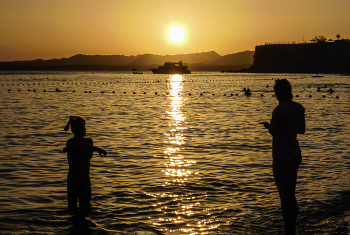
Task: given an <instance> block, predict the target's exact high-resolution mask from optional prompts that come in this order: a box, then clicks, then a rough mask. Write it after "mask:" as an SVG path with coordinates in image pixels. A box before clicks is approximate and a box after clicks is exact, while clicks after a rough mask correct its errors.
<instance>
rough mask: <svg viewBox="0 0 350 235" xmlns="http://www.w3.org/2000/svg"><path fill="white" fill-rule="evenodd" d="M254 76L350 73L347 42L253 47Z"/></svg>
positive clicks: (349, 52) (252, 68) (251, 70)
mask: <svg viewBox="0 0 350 235" xmlns="http://www.w3.org/2000/svg"><path fill="white" fill-rule="evenodd" d="M248 71H249V72H258V73H350V42H347V41H335V42H324V43H302V44H266V45H261V46H256V47H255V55H254V62H253V66H252V67H250V68H249V69H248Z"/></svg>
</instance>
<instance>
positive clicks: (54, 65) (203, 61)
mask: <svg viewBox="0 0 350 235" xmlns="http://www.w3.org/2000/svg"><path fill="white" fill-rule="evenodd" d="M253 56H254V51H244V52H239V53H235V54H229V55H225V56H221V55H219V54H218V53H216V52H215V51H210V52H203V53H193V54H181V55H154V54H144V55H137V56H124V55H83V54H78V55H74V56H72V57H69V58H61V59H50V60H42V59H37V60H28V61H11V62H0V70H106V71H129V70H132V69H134V68H136V69H138V70H140V71H145V70H149V69H150V68H153V67H157V66H159V65H163V64H164V63H165V62H178V61H180V60H181V61H182V62H183V63H185V64H186V65H187V66H188V67H189V69H190V70H191V71H221V70H239V69H244V68H249V67H250V66H251V65H252V64H253Z"/></svg>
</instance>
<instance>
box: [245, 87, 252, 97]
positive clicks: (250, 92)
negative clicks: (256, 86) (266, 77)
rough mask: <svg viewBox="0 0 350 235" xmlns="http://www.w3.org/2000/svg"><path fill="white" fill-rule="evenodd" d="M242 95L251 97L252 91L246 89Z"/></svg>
mask: <svg viewBox="0 0 350 235" xmlns="http://www.w3.org/2000/svg"><path fill="white" fill-rule="evenodd" d="M244 95H247V96H250V95H252V91H251V90H250V89H249V88H248V89H247V90H246V91H245V92H244Z"/></svg>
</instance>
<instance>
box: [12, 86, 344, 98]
mask: <svg viewBox="0 0 350 235" xmlns="http://www.w3.org/2000/svg"><path fill="white" fill-rule="evenodd" d="M10 91H11V89H8V92H10ZM18 91H19V92H20V91H21V89H18ZM28 91H29V92H30V91H32V92H36V90H35V89H33V90H30V89H28ZM43 92H47V91H46V90H43ZM55 92H62V91H61V90H60V89H58V88H56V90H55ZM72 92H73V93H75V90H73V91H72ZM84 93H92V92H91V91H84ZM100 93H102V94H104V93H107V92H105V91H101V92H100ZM111 93H113V94H115V93H116V92H115V91H112V92H111ZM205 93H208V92H201V93H199V95H200V96H203V95H204V94H205ZM123 94H127V92H125V91H124V92H123ZM132 94H133V95H135V94H136V92H133V93H132ZM142 94H144V95H146V94H147V93H146V92H143V93H142ZM154 94H155V95H158V92H154ZM165 94H166V95H169V94H170V93H169V92H166V93H165ZM177 95H181V93H178V94H177ZM211 95H212V96H215V95H216V94H215V93H212V94H211ZM244 95H245V96H251V95H252V94H251V93H249V94H247V93H245V94H244ZM188 96H192V93H188ZM223 96H239V95H238V93H236V94H233V93H231V94H224V95H223ZM260 96H261V97H263V96H264V94H260ZM272 97H275V95H272ZM295 97H296V98H298V97H299V95H296V96H295ZM322 97H323V98H326V96H325V95H323V96H322ZM309 98H312V95H309ZM336 98H337V99H338V98H339V96H336Z"/></svg>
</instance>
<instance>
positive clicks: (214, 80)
mask: <svg viewBox="0 0 350 235" xmlns="http://www.w3.org/2000/svg"><path fill="white" fill-rule="evenodd" d="M274 79H275V78H272V80H274ZM290 79H294V80H295V79H302V78H290ZM257 80H270V79H257ZM217 81H237V80H232V79H206V80H182V81H178V82H182V83H184V82H217ZM160 82H161V81H160V80H154V81H144V82H126V81H115V82H113V83H129V84H130V83H140V84H142V83H160ZM164 82H165V83H169V82H170V80H169V79H167V80H165V81H164ZM113 83H112V82H106V83H104V82H102V83H101V84H102V85H108V84H113ZM36 84H37V85H49V84H50V83H45V82H43V83H33V85H36ZM51 84H52V85H55V84H56V83H51ZM62 84H67V85H69V84H71V85H74V84H75V85H78V84H81V85H83V84H85V85H87V84H90V85H91V84H94V85H100V83H93V82H90V83H86V82H85V83H82V82H80V83H79V82H71V83H70V82H67V83H64V82H63V83H62ZM9 85H10V84H7V86H9ZM12 85H15V84H12ZM17 85H20V84H19V83H17ZM22 85H25V84H22ZM28 85H31V84H28ZM57 85H60V83H57ZM2 86H4V84H2Z"/></svg>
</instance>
